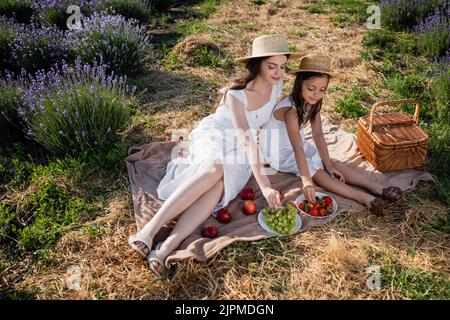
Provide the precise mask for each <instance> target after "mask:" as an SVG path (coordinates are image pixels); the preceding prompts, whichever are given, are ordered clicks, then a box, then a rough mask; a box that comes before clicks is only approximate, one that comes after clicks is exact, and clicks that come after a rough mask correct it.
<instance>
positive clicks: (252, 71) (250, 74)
mask: <svg viewBox="0 0 450 320" xmlns="http://www.w3.org/2000/svg"><path fill="white" fill-rule="evenodd" d="M286 57H288V58H289V55H286ZM268 58H270V57H260V58H251V59H250V60H249V61H248V62H247V63H246V65H245V69H247V74H246V75H245V76H244V77H241V78H235V79H233V80H231V82H230V83H229V84H228V85H227V87H228V89H227V91H228V90H230V89H233V90H243V89H245V88H246V87H247V85H248V83H249V82H250V81H252V80H253V79H255V78H256V77H257V76H258V74H259V71H260V70H261V64H262V62H263V61H264V60H266V59H268ZM226 94H227V92H225V93H224V94H220V95H219V97H218V98H217V100H216V103H215V107H214V109H213V110H214V111H216V110H217V107H218V106H219V105H220V101H222V98H223V97H225V95H226Z"/></svg>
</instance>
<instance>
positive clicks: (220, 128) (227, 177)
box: [157, 81, 284, 214]
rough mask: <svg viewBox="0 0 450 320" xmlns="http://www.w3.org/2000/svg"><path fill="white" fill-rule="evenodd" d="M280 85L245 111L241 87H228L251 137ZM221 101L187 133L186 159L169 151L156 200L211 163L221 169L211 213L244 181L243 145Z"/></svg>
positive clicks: (246, 177)
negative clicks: (220, 191) (221, 189)
mask: <svg viewBox="0 0 450 320" xmlns="http://www.w3.org/2000/svg"><path fill="white" fill-rule="evenodd" d="M283 85H284V83H283V81H280V82H279V83H278V84H277V85H275V86H273V87H272V93H271V97H270V99H269V101H268V102H267V103H266V104H265V105H263V106H262V107H260V108H258V109H252V110H248V103H247V96H246V94H245V92H244V90H231V89H229V90H228V92H229V93H230V94H231V95H233V96H234V97H236V98H237V99H238V100H239V101H240V102H241V103H242V104H243V105H244V107H245V116H246V118H247V121H248V124H249V126H250V129H251V131H252V134H253V135H254V137H255V139H256V138H257V134H258V133H259V130H260V129H261V127H262V125H263V124H265V123H266V122H267V121H268V120H269V119H270V116H271V115H272V110H273V108H274V106H275V104H276V101H277V99H278V98H279V97H280V95H281V92H282V89H283ZM226 90H227V88H223V89H221V90H220V92H221V93H225V92H226ZM224 100H225V99H224V98H222V101H221V102H220V104H219V106H218V108H217V110H216V112H215V113H214V114H211V115H209V116H207V117H205V118H203V119H202V120H201V121H200V122H199V124H198V125H197V126H196V127H195V128H194V129H193V130H192V131H191V133H190V134H189V136H188V142H187V145H188V148H189V155H188V156H187V157H186V158H184V157H177V154H176V152H174V151H172V154H173V156H172V160H171V161H170V162H169V163H168V164H167V168H166V174H165V176H164V177H163V179H162V180H161V182H160V184H159V186H158V189H157V193H158V197H159V198H160V199H162V200H166V199H167V198H168V197H169V196H170V195H171V194H172V193H173V192H174V191H175V189H176V188H177V187H178V186H179V185H180V184H182V183H183V182H185V181H186V180H188V179H189V178H190V177H192V176H193V175H195V174H196V172H198V171H199V170H200V168H202V167H203V166H205V165H208V164H211V163H213V162H219V163H222V164H223V171H224V177H223V179H224V194H223V197H222V199H221V200H220V201H219V203H218V204H217V206H216V207H215V208H214V210H213V214H215V213H216V212H217V211H218V210H219V209H221V208H223V207H226V206H227V205H228V203H229V202H230V201H231V200H233V199H234V198H235V197H236V196H237V195H238V194H239V192H240V191H241V190H242V189H243V188H244V187H245V185H246V184H247V182H248V180H249V179H250V177H251V174H252V170H251V167H250V164H249V161H248V158H247V155H246V153H245V150H244V147H243V146H242V145H241V144H240V142H239V141H238V139H237V136H236V131H235V129H234V127H233V123H232V120H231V110H230V107H229V105H228V103H227V102H225V101H224Z"/></svg>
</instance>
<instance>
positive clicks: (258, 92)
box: [129, 35, 298, 276]
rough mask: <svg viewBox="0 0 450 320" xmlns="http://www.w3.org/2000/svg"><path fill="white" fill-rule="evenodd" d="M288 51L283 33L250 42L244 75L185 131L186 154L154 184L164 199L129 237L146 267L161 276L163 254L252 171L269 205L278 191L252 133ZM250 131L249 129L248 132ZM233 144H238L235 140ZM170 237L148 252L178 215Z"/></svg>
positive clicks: (269, 104)
mask: <svg viewBox="0 0 450 320" xmlns="http://www.w3.org/2000/svg"><path fill="white" fill-rule="evenodd" d="M289 55H298V53H293V52H289V49H288V43H287V39H286V37H285V36H283V35H266V36H261V37H258V38H256V39H255V40H254V41H253V47H252V55H251V56H248V57H243V58H239V59H237V61H240V62H244V63H246V65H245V67H246V69H247V71H248V74H247V76H246V77H245V78H243V79H240V80H238V81H236V82H235V83H233V84H232V85H231V86H230V87H229V88H224V89H222V90H221V92H222V93H223V96H222V99H221V101H220V103H219V105H218V107H217V108H216V111H215V113H214V114H212V115H210V116H208V117H206V118H204V119H202V120H201V121H200V123H199V124H198V126H197V127H196V128H194V130H192V132H191V134H190V135H189V156H188V158H186V159H184V158H177V159H173V160H172V161H170V162H169V163H168V165H167V169H166V175H165V176H164V178H163V179H162V180H161V182H160V184H159V186H158V190H157V192H158V197H159V198H160V199H162V200H165V202H164V203H163V205H162V206H161V208H160V209H159V210H158V212H157V213H156V214H155V216H154V217H153V218H152V219H151V220H150V221H149V222H148V223H147V224H146V225H145V226H144V227H143V228H142V229H141V230H140V231H139V232H138V233H136V234H135V235H132V236H131V237H130V238H129V244H130V245H131V246H132V248H133V249H134V250H136V251H137V252H138V253H140V254H141V255H142V256H143V257H146V258H147V261H148V263H149V267H150V269H151V270H152V271H153V272H154V273H155V274H156V275H157V276H161V275H162V274H163V273H164V272H165V270H166V266H165V260H166V257H167V256H168V255H169V254H170V253H171V252H173V251H174V250H175V249H176V248H177V247H178V246H179V244H180V243H181V242H182V241H183V240H184V239H185V238H187V237H188V236H189V235H190V234H191V233H192V232H193V231H194V230H195V229H196V228H197V227H198V226H199V225H200V224H202V223H203V222H204V221H205V220H206V219H207V218H208V216H209V215H210V214H211V212H213V214H214V213H215V212H217V211H218V210H219V209H220V208H223V207H225V206H227V205H228V203H229V202H230V201H231V200H232V199H233V198H235V197H236V196H237V195H238V193H239V192H240V191H241V189H242V188H243V187H244V186H245V185H246V183H247V182H248V180H249V178H250V176H251V174H252V172H253V174H254V175H255V178H256V180H257V182H258V184H259V186H260V188H261V191H262V193H263V195H264V197H265V199H266V200H267V202H268V204H269V205H270V206H271V207H275V206H277V205H279V204H280V194H279V192H278V191H277V190H274V189H273V188H272V187H271V185H270V182H269V179H268V177H267V176H266V175H264V174H263V172H264V167H263V162H262V157H261V154H260V150H259V147H258V145H257V143H256V137H255V132H254V131H259V129H260V127H261V126H262V125H263V124H264V123H265V122H267V121H268V120H269V118H270V116H271V113H272V110H273V107H274V106H275V103H276V100H277V98H278V97H279V96H280V95H281V91H282V87H283V81H282V77H283V75H284V70H285V65H286V62H287V59H288V57H289ZM249 131H250V132H249ZM236 142H237V143H236ZM178 216H179V218H178V220H177V223H176V226H175V227H174V229H173V231H172V233H171V234H170V235H169V237H168V238H167V239H166V240H165V241H164V242H162V243H159V244H157V245H156V247H155V250H152V251H150V250H151V248H152V245H153V238H154V237H155V235H156V234H157V232H158V231H159V230H160V229H161V228H162V227H163V225H164V224H166V223H168V222H170V221H171V220H173V219H174V218H176V217H178Z"/></svg>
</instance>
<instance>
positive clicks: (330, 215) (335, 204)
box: [295, 192, 338, 219]
mask: <svg viewBox="0 0 450 320" xmlns="http://www.w3.org/2000/svg"><path fill="white" fill-rule="evenodd" d="M325 196H329V197H330V198H331V199H332V200H333V213H332V214H329V215H327V216H325V217H314V216H312V215H310V214H309V213H307V212H306V211H304V210H301V209H300V208H298V207H297V205H296V206H295V207H296V209H297V210H298V211H300V212H301V213H303V214H304V215H306V216H308V217H310V218H314V219H329V218H330V217H332V216H334V215H336V212H337V209H338V205H337V201H336V199H334V198H333V197H332V196H330V195H329V194H326V193H323V192H316V197H319V198H320V199H322V198H323V197H325ZM299 201H305V196H304V195H303V194H301V195H299V196H298V197H297V199H295V203H297V202H299Z"/></svg>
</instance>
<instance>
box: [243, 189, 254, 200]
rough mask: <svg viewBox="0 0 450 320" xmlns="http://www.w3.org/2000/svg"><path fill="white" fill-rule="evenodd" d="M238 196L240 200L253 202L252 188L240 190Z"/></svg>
mask: <svg viewBox="0 0 450 320" xmlns="http://www.w3.org/2000/svg"><path fill="white" fill-rule="evenodd" d="M240 195H241V199H242V200H255V192H254V191H253V189H252V188H244V189H242V191H241V193H240Z"/></svg>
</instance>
